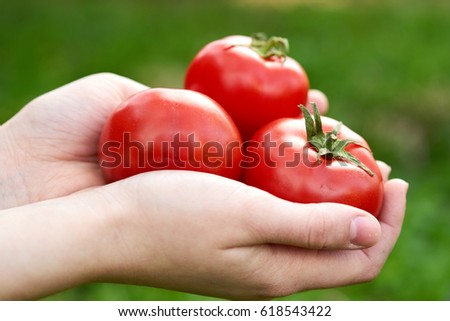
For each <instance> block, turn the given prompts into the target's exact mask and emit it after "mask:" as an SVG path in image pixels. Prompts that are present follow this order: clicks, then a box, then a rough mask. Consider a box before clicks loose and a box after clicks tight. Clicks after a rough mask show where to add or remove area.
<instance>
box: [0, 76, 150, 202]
mask: <svg viewBox="0 0 450 321" xmlns="http://www.w3.org/2000/svg"><path fill="white" fill-rule="evenodd" d="M145 88H147V87H145V86H144V85H142V84H139V83H137V82H135V81H133V80H130V79H128V78H124V77H121V76H118V75H114V74H110V73H102V74H95V75H91V76H88V77H85V78H82V79H79V80H77V81H74V82H72V83H70V84H67V85H65V86H62V87H60V88H58V89H55V90H53V91H50V92H48V93H46V94H44V95H42V96H40V97H37V98H36V99H34V100H32V101H31V102H30V103H28V104H27V105H26V106H25V107H24V108H23V109H22V110H21V111H20V112H19V113H17V114H16V115H15V116H14V117H13V118H11V119H10V120H9V121H8V122H6V123H5V124H4V125H2V126H1V127H0V141H1V144H0V146H1V147H0V149H1V150H0V155H1V156H0V158H2V159H1V161H2V166H3V168H2V171H1V173H0V175H1V176H2V177H1V178H2V182H3V184H4V188H3V189H2V192H3V193H7V194H4V195H0V209H1V208H8V207H13V206H18V205H23V204H27V203H31V202H35V201H40V200H45V199H49V198H54V197H58V196H62V195H67V194H70V193H73V192H76V191H79V190H82V189H84V188H87V187H90V186H95V185H101V184H104V181H103V178H102V176H101V173H100V170H99V167H98V163H97V144H98V139H99V136H100V132H101V130H102V128H103V124H104V123H105V121H106V119H107V117H108V116H109V114H110V113H111V112H112V110H114V109H115V108H116V107H117V106H118V105H119V104H120V103H121V102H122V101H123V100H125V99H126V98H127V97H129V96H130V95H132V94H134V93H136V92H138V91H140V90H143V89H145ZM2 198H3V199H2Z"/></svg>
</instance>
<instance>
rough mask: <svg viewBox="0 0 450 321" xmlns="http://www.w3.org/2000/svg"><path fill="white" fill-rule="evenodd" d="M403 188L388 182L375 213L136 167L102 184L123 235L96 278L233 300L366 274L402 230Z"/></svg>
mask: <svg viewBox="0 0 450 321" xmlns="http://www.w3.org/2000/svg"><path fill="white" fill-rule="evenodd" d="M380 166H381V167H382V171H383V173H384V175H385V176H386V177H387V175H388V171H389V168H388V167H387V166H386V165H384V164H382V163H381V164H380ZM406 190H407V184H406V183H405V182H403V181H401V180H398V179H394V180H390V181H387V182H386V185H385V202H384V207H383V210H382V213H381V214H380V216H379V221H377V219H375V218H374V217H373V216H372V215H370V214H368V213H367V212H364V211H362V210H359V209H357V208H354V207H350V206H346V205H341V204H335V203H322V204H298V203H291V202H287V201H284V200H281V199H279V198H276V197H274V196H272V195H270V194H268V193H266V192H263V191H261V190H259V189H256V188H253V187H250V186H247V185H244V184H242V183H239V182H236V181H232V180H228V179H225V178H222V177H218V176H214V175H209V174H203V173H196V172H186V171H185V172H179V171H160V172H153V173H146V174H142V175H138V176H135V177H132V178H130V179H127V180H125V181H121V182H117V183H114V184H112V185H110V186H106V187H104V188H103V190H102V193H103V195H107V196H106V198H105V200H106V201H107V204H109V205H108V206H113V205H114V204H116V205H117V206H116V208H120V209H121V210H119V211H116V213H121V214H119V215H118V216H116V218H119V219H118V220H117V221H116V225H115V226H116V229H115V232H114V233H115V235H116V239H118V240H120V241H119V242H118V243H116V245H115V246H114V248H113V249H109V250H106V249H104V250H103V253H109V254H110V255H109V256H108V257H109V258H110V261H109V264H108V265H107V269H105V271H108V272H107V273H105V274H102V275H101V276H100V277H99V280H100V281H108V282H120V283H131V284H141V285H148V286H153V287H161V288H166V289H173V290H179V291H186V292H191V293H197V294H203V295H210V296H216V297H223V298H229V299H230V298H231V299H260V298H273V297H279V296H286V295H289V294H292V293H295V292H299V291H303V290H307V289H317V288H330V287H336V286H341V285H348V284H353V283H359V282H365V281H369V280H372V279H373V278H375V277H376V276H377V275H378V273H379V272H380V270H381V268H382V266H383V265H384V263H385V261H386V259H387V257H388V255H389V253H390V252H391V250H392V248H393V246H394V244H395V243H396V240H397V238H398V236H399V233H400V230H401V225H402V221H403V216H404V212H405V202H406V200H405V197H406ZM118 195H121V196H120V197H119V198H118Z"/></svg>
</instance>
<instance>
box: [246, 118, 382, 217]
mask: <svg viewBox="0 0 450 321" xmlns="http://www.w3.org/2000/svg"><path fill="white" fill-rule="evenodd" d="M316 111H317V109H316ZM303 113H304V114H305V119H298V118H297V119H294V118H284V119H278V120H275V121H273V122H271V123H269V124H267V125H266V126H265V127H263V128H261V129H260V130H259V131H258V132H256V133H255V135H254V136H253V138H252V139H251V141H250V142H248V146H247V149H246V153H247V157H246V159H245V162H244V163H245V167H246V168H245V169H244V172H243V182H244V183H246V184H249V185H252V186H255V187H258V188H261V189H263V190H266V191H268V192H270V193H272V194H274V195H276V196H278V197H280V198H283V199H286V200H289V201H293V202H299V203H320V202H337V203H343V204H347V205H352V206H355V207H358V208H361V209H363V210H366V211H367V212H369V213H371V214H373V215H374V216H375V217H377V216H378V214H379V212H380V209H381V205H382V201H383V179H382V176H381V173H380V170H379V168H378V165H377V163H376V161H375V159H374V157H373V155H372V153H371V151H370V149H369V146H368V144H367V142H366V141H365V140H364V139H363V138H362V137H361V136H359V135H358V134H356V133H355V132H353V131H352V130H350V129H349V128H348V127H345V126H342V127H341V129H340V130H339V128H336V127H335V126H336V125H337V124H340V123H338V122H337V121H336V120H334V119H331V118H327V117H320V116H319V114H318V111H317V113H316V114H315V119H314V120H313V119H312V118H311V116H309V113H308V114H307V112H306V111H303ZM305 120H307V121H308V122H309V125H308V130H309V131H310V133H309V134H308V130H307V127H306V126H305ZM317 120H318V121H317ZM321 122H322V124H323V130H324V131H325V132H326V133H327V134H326V135H325V134H324V133H323V132H322V129H321V128H322V124H321ZM338 127H339V125H338ZM334 128H335V129H334ZM333 129H334V130H333ZM350 140H351V141H350Z"/></svg>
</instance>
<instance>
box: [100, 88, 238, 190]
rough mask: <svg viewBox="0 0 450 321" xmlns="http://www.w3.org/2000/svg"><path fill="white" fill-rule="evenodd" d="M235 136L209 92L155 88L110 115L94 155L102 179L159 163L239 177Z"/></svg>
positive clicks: (116, 177) (153, 167)
mask: <svg viewBox="0 0 450 321" xmlns="http://www.w3.org/2000/svg"><path fill="white" fill-rule="evenodd" d="M241 142H242V141H241V137H240V135H239V132H238V129H237V128H236V125H235V124H234V123H233V121H232V119H231V118H230V116H229V115H228V114H227V113H226V112H225V111H224V110H223V108H222V107H221V106H220V105H219V104H217V103H216V102H215V101H213V100H212V99H211V98H209V97H207V96H205V95H203V94H200V93H198V92H194V91H190V90H184V89H161V88H155V89H148V90H144V91H142V92H139V93H137V94H135V95H133V96H131V97H130V98H128V99H127V100H126V101H124V102H123V103H122V104H121V105H120V106H119V107H118V109H117V110H116V111H115V112H114V113H113V114H112V115H111V116H110V118H109V119H108V120H107V122H106V124H105V126H104V128H103V131H102V134H101V138H100V142H99V152H98V155H99V163H100V166H101V169H102V172H103V176H104V178H105V180H106V181H107V182H112V181H116V180H119V179H123V178H126V177H129V176H132V175H135V174H139V173H142V172H147V171H152V170H161V169H182V170H194V171H200V172H208V173H213V174H217V175H221V176H225V177H228V178H232V179H239V178H240V175H241V167H240V166H239V165H240V161H241V158H242V154H241V151H240V148H241Z"/></svg>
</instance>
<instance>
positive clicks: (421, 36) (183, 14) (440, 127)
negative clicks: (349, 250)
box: [0, 0, 450, 300]
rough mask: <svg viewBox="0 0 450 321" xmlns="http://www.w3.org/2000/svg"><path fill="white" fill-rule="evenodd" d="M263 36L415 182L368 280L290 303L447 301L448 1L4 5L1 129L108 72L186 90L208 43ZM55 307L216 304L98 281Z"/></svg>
mask: <svg viewBox="0 0 450 321" xmlns="http://www.w3.org/2000/svg"><path fill="white" fill-rule="evenodd" d="M257 31H264V32H266V33H267V34H269V35H280V36H285V37H288V38H289V40H290V45H291V53H290V55H291V56H292V57H293V58H295V59H297V60H298V61H299V62H300V63H301V64H302V65H303V66H304V68H305V69H306V71H307V73H308V75H309V77H310V81H311V85H312V87H314V88H320V89H321V90H323V91H324V92H325V93H326V94H327V95H328V97H329V99H330V108H331V109H330V112H329V116H331V117H334V118H337V119H340V120H342V121H343V122H344V123H345V124H346V125H348V126H349V127H351V128H352V129H354V130H355V131H357V132H359V133H360V134H361V135H362V136H364V137H365V138H366V139H367V141H368V142H369V144H370V145H371V147H372V149H373V151H374V154H375V156H376V157H377V158H378V159H382V160H384V161H385V162H387V163H389V164H390V165H391V166H392V168H393V170H392V176H393V177H401V178H403V179H405V180H407V181H408V182H409V183H410V190H409V194H408V206H407V213H406V219H405V223H404V227H403V231H402V234H401V236H400V239H399V241H398V243H397V245H396V247H395V249H394V251H393V252H392V254H391V256H390V257H389V259H388V261H387V263H386V265H385V267H384V269H383V270H382V272H381V274H380V275H379V277H378V278H376V279H375V280H374V281H372V282H370V283H367V284H362V285H354V286H347V287H342V288H336V289H329V290H317V291H309V292H305V293H300V294H296V295H292V296H290V297H288V298H287V299H291V300H294V299H295V300H449V299H450V233H449V232H450V209H449V200H450V182H449V181H450V161H449V156H450V139H449V137H450V3H449V2H448V1H437V0H428V1H425V0H423V1H419V0H409V1H407V0H398V1H356V0H355V1H344V0H340V1H339V0H335V1H332V0H330V1H292V0H291V1H287V0H279V1H268V0H264V1H256V0H253V1H251V0H241V1H174V0H173V1H137V0H132V1H116V0H109V1H67V0H66V1H64V0H62V1H56V0H54V1H51V0H44V1H2V2H1V4H0V123H3V122H5V121H6V120H7V119H9V118H10V117H12V116H13V115H14V114H15V113H16V112H17V111H18V110H19V109H20V108H21V107H22V106H23V105H24V104H26V103H27V102H28V101H30V100H31V99H32V98H34V97H36V96H38V95H40V94H42V93H44V92H46V91H49V90H51V89H53V88H56V87H58V86H61V85H63V84H65V83H67V82H70V81H72V80H75V79H77V78H80V77H82V76H85V75H88V74H92V73H96V72H101V71H110V72H114V73H118V74H121V75H124V76H127V77H130V78H133V79H136V80H137V81H140V82H142V83H145V84H147V85H149V86H152V87H182V84H183V76H184V72H185V70H186V68H187V66H188V64H189V62H190V60H191V59H192V58H193V56H194V55H195V53H196V52H197V51H198V50H199V49H200V48H201V47H202V46H203V45H205V44H206V43H208V42H210V41H212V40H215V39H217V38H221V37H224V36H226V35H230V34H244V35H249V34H251V33H253V32H257ZM48 299H50V300H212V299H214V298H207V297H200V296H195V295H190V294H185V293H179V292H173V291H165V290H160V289H154V288H146V287H136V286H126V285H112V284H92V285H86V286H82V287H79V288H76V289H72V290H69V291H66V292H63V293H60V294H57V295H54V296H52V297H50V298H48Z"/></svg>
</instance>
